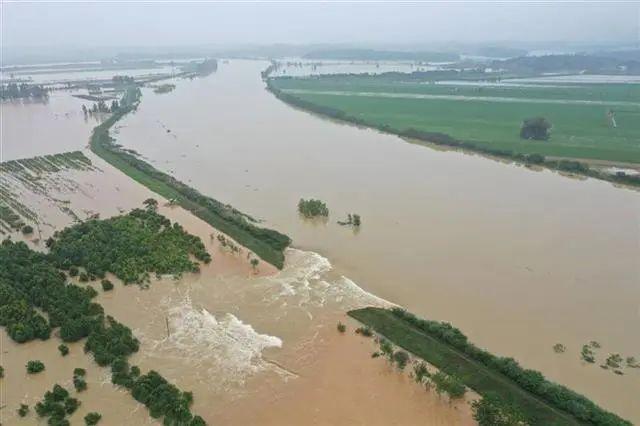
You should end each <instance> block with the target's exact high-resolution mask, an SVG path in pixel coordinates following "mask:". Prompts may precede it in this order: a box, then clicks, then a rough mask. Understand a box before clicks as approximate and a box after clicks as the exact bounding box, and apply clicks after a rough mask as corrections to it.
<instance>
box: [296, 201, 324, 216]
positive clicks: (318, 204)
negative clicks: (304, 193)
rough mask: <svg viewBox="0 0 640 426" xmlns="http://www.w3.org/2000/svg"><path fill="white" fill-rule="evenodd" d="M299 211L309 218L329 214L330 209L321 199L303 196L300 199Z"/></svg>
mask: <svg viewBox="0 0 640 426" xmlns="http://www.w3.org/2000/svg"><path fill="white" fill-rule="evenodd" d="M298 212H300V213H301V214H302V215H303V216H304V217H308V218H311V217H317V216H323V217H327V216H329V209H328V208H327V205H326V204H325V203H324V202H322V201H320V200H314V199H312V198H310V199H308V200H305V199H303V198H301V199H300V201H298Z"/></svg>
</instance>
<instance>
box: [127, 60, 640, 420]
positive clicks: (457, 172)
mask: <svg viewBox="0 0 640 426" xmlns="http://www.w3.org/2000/svg"><path fill="white" fill-rule="evenodd" d="M266 66H267V63H265V62H255V61H231V62H230V63H229V64H222V65H221V66H220V67H219V69H218V72H217V73H216V74H213V75H211V76H209V77H207V78H204V79H196V80H193V81H178V82H176V84H177V88H176V90H175V91H174V92H172V93H171V94H170V95H169V96H160V95H156V94H154V93H153V92H152V91H151V90H143V94H144V95H143V100H142V103H141V105H140V107H139V109H138V110H137V112H136V113H135V114H132V115H130V116H128V117H126V118H125V119H124V120H123V121H121V122H120V123H119V125H118V129H117V133H118V135H117V138H118V141H119V143H122V144H123V145H124V146H126V147H127V148H132V149H135V150H136V151H138V152H140V153H141V154H142V155H143V156H144V157H145V158H147V159H148V160H149V161H150V162H152V163H153V164H154V165H156V166H157V167H159V168H160V169H162V170H164V171H167V172H169V173H172V174H173V175H174V176H176V177H177V178H179V179H181V180H182V181H184V182H186V183H189V184H190V185H192V186H194V187H196V188H197V189H199V190H200V191H202V192H204V193H206V194H209V195H212V196H213V197H215V198H217V199H219V200H221V201H223V202H228V203H230V204H232V205H234V206H235V207H237V208H239V209H241V210H243V211H247V212H249V213H251V214H253V215H255V216H257V217H259V218H262V219H264V220H265V221H266V225H268V226H271V227H274V228H276V229H278V230H280V231H282V232H285V233H287V234H289V235H290V236H291V237H292V238H293V241H294V245H295V247H296V248H297V249H300V250H303V251H304V252H315V253H319V254H321V255H322V256H324V257H326V258H328V259H330V260H331V268H332V271H333V273H335V274H337V275H340V276H345V277H348V278H349V279H351V280H353V281H354V282H356V283H357V284H358V285H359V286H360V287H362V288H364V289H365V290H367V291H368V292H371V293H373V294H375V295H377V296H379V297H381V298H383V299H386V300H389V301H391V302H393V303H397V304H400V305H402V306H405V307H406V308H407V309H409V310H411V311H413V312H415V313H416V314H419V315H423V316H426V317H428V318H431V319H438V320H446V321H450V322H452V323H453V324H455V325H456V326H457V327H459V328H461V329H462V330H463V332H465V333H466V334H467V335H469V337H470V339H471V340H472V341H474V342H476V343H477V344H478V345H480V346H482V347H485V348H487V349H489V350H490V351H492V352H494V353H496V354H501V355H505V356H513V357H515V358H516V359H518V360H519V361H520V362H521V363H522V364H523V365H524V366H526V367H528V368H533V369H537V370H540V371H542V372H543V373H544V374H545V375H546V376H547V377H549V378H550V379H551V380H554V381H557V382H560V383H562V384H565V385H568V386H569V387H571V388H572V389H575V390H576V391H578V392H580V393H584V394H585V395H587V396H589V397H590V398H592V399H593V400H594V401H596V402H597V403H598V404H601V405H602V406H604V407H606V408H608V409H610V410H613V411H614V412H616V413H618V414H620V415H622V416H624V417H627V418H629V419H631V420H633V421H640V406H639V405H638V404H637V403H636V398H634V397H633V396H634V395H638V394H640V370H637V369H636V370H634V369H631V368H627V369H625V370H624V373H625V374H624V375H623V376H618V375H615V374H613V373H612V372H611V371H607V370H603V369H601V368H599V367H598V364H599V363H602V362H603V361H604V359H605V358H606V357H607V356H608V354H609V353H620V354H622V355H623V356H625V357H627V356H635V357H636V358H638V357H640V338H639V337H640V336H639V335H638V330H639V329H640V261H639V259H640V194H639V193H638V192H636V191H633V190H630V189H626V188H618V187H615V186H613V185H612V184H610V183H607V182H602V181H598V180H593V179H586V180H585V179H576V178H571V177H566V176H561V175H559V174H557V173H553V172H550V171H534V170H530V169H527V168H525V167H522V166H518V165H514V164H505V163H501V162H497V161H493V160H489V159H486V158H482V157H480V156H474V155H469V154H465V153H460V152H451V151H449V152H447V151H437V150H433V149H429V148H425V147H422V146H418V145H414V144H410V143H405V142H404V141H402V140H400V139H399V138H397V137H394V136H389V135H384V134H381V133H379V132H376V131H373V130H369V129H361V128H357V127H354V126H350V125H344V124H340V123H336V122H332V121H329V120H325V119H321V118H319V117H317V116H314V115H312V114H309V113H306V112H303V111H300V110H296V109H294V108H291V107H289V106H287V105H285V104H283V103H281V102H279V101H278V100H277V99H276V98H274V97H273V96H272V95H271V94H270V93H268V92H267V91H266V90H265V88H264V84H263V82H262V81H261V80H260V71H261V70H262V69H264V68H265V67H266ZM300 197H316V198H320V199H322V200H324V201H325V202H326V203H327V205H328V207H329V209H330V211H331V216H330V220H329V221H328V222H327V223H325V224H323V223H309V222H305V221H304V220H301V219H300V217H298V214H297V212H296V204H297V201H298V199H299V198H300ZM347 213H358V214H360V215H361V216H362V221H363V225H362V227H361V229H360V231H359V232H356V233H354V232H352V231H351V230H350V229H348V228H344V227H341V226H338V225H337V224H336V221H337V220H340V219H343V218H345V217H346V215H347ZM192 300H196V299H195V298H193V299H192ZM256 309H257V308H256ZM252 316H253V315H251V314H249V315H248V316H247V315H245V317H244V318H245V319H246V318H251V317H252ZM249 323H251V324H254V323H253V321H249ZM269 334H274V335H278V333H277V332H276V333H269ZM283 334H284V336H283ZM280 337H281V338H283V337H284V338H283V341H284V342H287V338H286V333H280ZM591 340H596V341H598V342H600V343H601V345H602V348H601V349H599V350H598V351H597V352H596V357H597V361H598V363H597V364H595V365H587V364H584V363H582V362H581V360H580V349H581V347H582V345H583V344H585V343H587V342H589V341H591ZM556 343H562V344H564V345H565V346H566V348H567V350H566V352H565V353H563V354H556V353H554V351H553V349H552V347H553V345H554V344H556ZM285 347H286V343H285Z"/></svg>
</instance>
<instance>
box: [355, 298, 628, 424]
mask: <svg viewBox="0 0 640 426" xmlns="http://www.w3.org/2000/svg"><path fill="white" fill-rule="evenodd" d="M349 315H350V316H351V317H353V318H355V319H356V320H358V321H360V322H361V323H363V324H365V325H368V326H370V327H372V328H373V329H374V330H375V331H376V332H378V333H380V334H382V335H383V336H385V337H386V338H387V339H389V340H390V341H391V342H393V343H394V344H396V345H398V346H400V347H402V348H404V349H405V350H407V351H409V352H411V353H413V354H415V355H416V356H418V357H420V358H422V359H424V360H425V361H427V362H429V363H430V364H432V365H434V366H435V367H437V368H438V369H440V370H441V371H443V372H445V373H447V374H449V375H455V376H456V377H458V378H459V379H460V380H462V382H464V383H465V385H467V386H468V387H470V388H471V389H473V390H475V391H476V392H478V393H479V394H481V395H488V394H493V395H496V396H498V397H500V398H501V399H502V400H504V401H507V402H509V403H511V404H513V405H515V406H516V407H518V408H519V409H520V410H521V411H522V413H523V414H524V415H525V416H526V418H527V419H528V421H529V423H530V424H532V425H545V426H546V425H572V424H594V425H630V424H631V423H629V422H627V421H625V420H623V419H621V418H619V417H618V416H616V415H615V414H612V413H609V412H607V411H605V410H603V409H601V408H600V407H598V406H597V405H595V404H594V403H593V402H591V401H590V400H588V399H587V398H585V397H584V396H582V395H579V394H577V393H575V392H573V391H571V390H569V389H567V388H565V387H564V386H561V385H557V384H555V383H551V382H548V381H547V380H546V379H544V377H543V376H542V374H540V373H538V372H536V371H533V370H525V369H523V368H522V367H520V366H519V365H518V364H517V362H515V361H514V360H512V359H508V358H499V357H496V356H494V355H492V354H490V353H488V352H486V351H484V350H482V349H479V348H477V347H476V346H475V345H473V344H472V343H469V342H468V341H467V338H466V336H464V335H463V334H462V333H461V332H460V331H459V330H457V329H455V328H453V327H451V326H450V325H448V324H445V323H437V322H434V321H426V320H421V319H419V318H416V317H415V316H413V315H412V314H409V313H406V312H405V311H401V310H398V309H396V310H388V309H382V308H364V309H357V310H353V311H350V312H349Z"/></svg>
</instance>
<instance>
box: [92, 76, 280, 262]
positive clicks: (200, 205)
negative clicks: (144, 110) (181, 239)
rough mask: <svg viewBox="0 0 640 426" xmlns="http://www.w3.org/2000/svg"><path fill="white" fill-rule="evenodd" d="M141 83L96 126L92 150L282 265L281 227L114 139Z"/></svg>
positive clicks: (137, 95)
mask: <svg viewBox="0 0 640 426" xmlns="http://www.w3.org/2000/svg"><path fill="white" fill-rule="evenodd" d="M140 96H141V94H140V91H139V89H138V88H137V87H132V88H129V89H128V90H127V92H126V93H125V96H124V97H123V99H122V101H121V103H120V105H121V108H120V109H119V110H118V111H117V112H115V113H113V114H112V115H111V116H110V117H109V118H108V119H107V120H105V121H104V122H103V123H102V124H100V125H99V126H97V127H96V128H95V129H94V130H93V134H92V135H91V139H90V143H89V145H90V147H91V150H92V151H93V152H94V153H95V154H96V155H98V156H99V157H101V158H102V159H104V160H105V161H107V162H108V163H109V164H111V165H112V166H114V167H116V168H117V169H119V170H120V171H122V172H124V173H125V174H127V175H128V176H129V177H131V178H132V179H134V180H136V181H137V182H139V183H141V184H143V185H144V186H146V187H147V188H149V189H150V190H152V191H153V192H155V193H157V194H159V195H161V196H163V197H165V198H167V199H170V200H175V202H177V203H178V204H179V205H180V206H182V207H183V208H185V209H187V210H189V211H190V212H192V213H193V214H194V215H196V216H197V217H199V218H200V219H202V220H204V221H205V222H207V223H209V224H210V225H211V226H213V227H214V228H216V229H218V230H219V231H221V232H224V233H225V234H227V235H229V236H230V237H231V238H233V239H234V240H236V241H237V242H238V243H239V244H242V245H243V246H245V247H246V248H248V249H249V250H252V251H253V252H254V253H255V254H256V255H257V256H259V257H260V258H261V259H263V260H264V261H266V262H268V263H270V264H272V265H274V266H276V267H277V268H280V269H281V268H282V267H283V265H284V249H285V248H286V247H287V246H288V245H289V244H290V243H291V239H290V238H289V237H288V236H286V235H284V234H281V233H279V232H277V231H274V230H271V229H266V228H261V227H258V226H256V225H255V224H254V223H255V220H254V219H252V218H251V217H250V216H248V215H245V214H243V213H241V212H239V211H238V210H236V209H234V208H233V207H231V206H229V205H225V204H222V203H221V202H219V201H217V200H215V199H213V198H210V197H207V196H205V195H203V194H201V193H200V192H198V191H196V190H195V189H193V188H191V187H189V186H188V185H185V184H184V183H182V182H180V181H179V180H177V179H175V178H174V177H172V176H170V175H168V174H166V173H163V172H161V171H160V170H158V169H156V168H155V167H153V166H151V165H150V164H148V163H146V162H144V161H142V160H140V159H139V158H137V157H136V156H134V155H132V154H130V153H129V152H126V150H124V149H122V148H120V147H119V146H118V145H116V144H115V143H114V140H113V138H111V136H110V135H109V129H110V128H111V127H112V126H113V125H114V124H115V123H116V122H117V121H118V120H119V119H120V118H122V117H123V116H124V115H126V114H127V113H129V112H130V111H132V110H134V109H135V108H136V106H137V104H138V101H139V99H140Z"/></svg>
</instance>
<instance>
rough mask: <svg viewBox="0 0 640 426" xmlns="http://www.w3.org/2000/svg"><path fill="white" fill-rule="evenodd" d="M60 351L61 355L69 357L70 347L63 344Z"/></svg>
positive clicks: (59, 347) (59, 348)
mask: <svg viewBox="0 0 640 426" xmlns="http://www.w3.org/2000/svg"><path fill="white" fill-rule="evenodd" d="M58 351H59V352H60V355H62V356H67V355H69V346H67V345H65V344H62V345H60V346H58Z"/></svg>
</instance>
